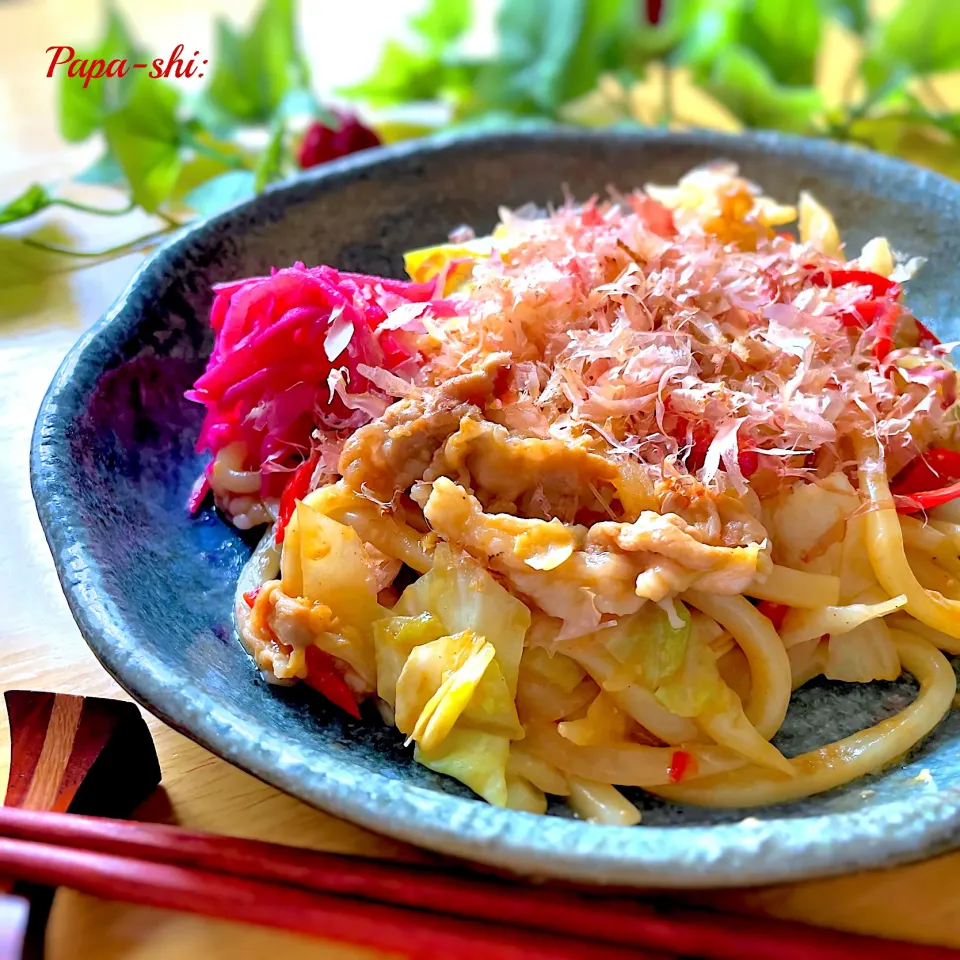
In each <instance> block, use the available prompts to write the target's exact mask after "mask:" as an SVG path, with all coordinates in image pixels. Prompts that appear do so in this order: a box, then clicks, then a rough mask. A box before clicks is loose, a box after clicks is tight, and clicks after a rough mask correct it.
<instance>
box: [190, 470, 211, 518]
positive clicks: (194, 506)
mask: <svg viewBox="0 0 960 960" xmlns="http://www.w3.org/2000/svg"><path fill="white" fill-rule="evenodd" d="M209 492H210V478H209V477H208V476H207V475H206V473H201V474H200V476H199V477H197V479H196V482H195V483H194V485H193V486H192V487H191V489H190V496H189V497H187V511H188V512H189V514H190V516H191V517H192V516H193V515H194V514H195V513H196V512H197V511H198V510H199V509H200V505H201V504H202V503H203V501H204V500H206V499H207V494H208V493H209Z"/></svg>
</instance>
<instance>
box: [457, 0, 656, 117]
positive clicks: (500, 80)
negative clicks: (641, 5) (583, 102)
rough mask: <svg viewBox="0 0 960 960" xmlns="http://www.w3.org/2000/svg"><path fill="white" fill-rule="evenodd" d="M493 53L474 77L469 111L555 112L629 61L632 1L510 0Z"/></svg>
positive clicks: (634, 14) (632, 56) (634, 23)
mask: <svg viewBox="0 0 960 960" xmlns="http://www.w3.org/2000/svg"><path fill="white" fill-rule="evenodd" d="M497 30H498V37H499V55H498V57H497V59H495V60H493V61H491V62H489V63H488V64H486V65H485V66H483V67H482V68H481V69H480V70H479V72H478V76H477V79H476V93H477V98H476V104H475V105H474V110H475V111H476V110H480V109H482V110H498V111H508V112H511V113H515V114H520V115H524V114H533V115H537V114H540V115H546V116H548V117H556V116H557V115H558V111H559V109H560V107H561V106H562V105H563V104H565V103H568V102H569V101H571V100H575V99H577V98H578V97H581V96H583V95H584V94H586V93H589V92H590V91H591V90H594V89H595V88H596V86H597V83H598V82H599V80H600V77H601V76H602V75H603V74H605V73H617V72H622V71H623V70H624V69H625V68H626V67H628V66H630V65H633V64H635V62H636V60H637V48H636V43H635V39H636V37H637V36H638V35H639V34H640V31H641V26H640V22H639V12H638V7H637V5H636V3H634V2H633V0H589V2H588V0H514V2H511V3H508V4H504V5H503V7H502V8H501V11H500V16H499V19H498V23H497Z"/></svg>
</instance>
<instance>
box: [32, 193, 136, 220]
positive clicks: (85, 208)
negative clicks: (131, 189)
mask: <svg viewBox="0 0 960 960" xmlns="http://www.w3.org/2000/svg"><path fill="white" fill-rule="evenodd" d="M54 204H56V205H57V206H60V207H69V209H71V210H79V211H80V212H81V213H94V214H97V215H98V216H101V217H122V216H123V215H124V214H127V213H130V211H131V210H133V209H134V208H135V207H136V204H135V203H134V202H133V201H132V200H131V201H130V202H129V203H128V204H127V205H126V206H125V207H118V208H117V209H116V210H104V209H103V208H102V207H92V206H90V205H89V204H86V203H79V202H77V201H76V200H66V199H64V198H63V197H54V198H53V200H52V201H51V206H52V205H54Z"/></svg>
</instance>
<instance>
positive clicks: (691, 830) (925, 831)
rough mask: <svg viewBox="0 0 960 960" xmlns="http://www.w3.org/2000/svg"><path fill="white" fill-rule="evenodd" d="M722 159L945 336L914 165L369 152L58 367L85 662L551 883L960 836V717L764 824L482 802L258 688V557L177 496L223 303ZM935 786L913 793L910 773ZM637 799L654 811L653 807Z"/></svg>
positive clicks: (147, 271) (746, 156)
mask: <svg viewBox="0 0 960 960" xmlns="http://www.w3.org/2000/svg"><path fill="white" fill-rule="evenodd" d="M718 157H723V158H727V159H730V160H733V161H735V162H737V163H739V164H740V166H741V168H742V170H743V172H744V173H745V174H746V175H747V176H749V177H750V178H752V179H754V180H756V181H757V182H759V183H761V184H762V185H763V186H764V187H765V188H766V189H767V191H768V192H769V193H771V194H772V195H774V196H776V197H779V198H782V199H793V198H795V197H796V195H797V192H798V190H800V189H804V188H806V189H811V190H813V191H814V192H815V193H816V195H817V197H818V198H819V199H820V200H822V201H824V202H825V203H826V204H827V205H828V206H829V207H830V208H831V209H832V210H833V211H834V212H835V215H836V217H837V220H838V222H839V224H840V226H841V228H842V230H843V232H844V236H845V237H846V238H847V240H848V241H849V242H850V244H851V245H852V248H853V249H858V248H859V245H860V244H861V243H862V242H863V241H865V240H866V239H867V238H869V237H871V236H874V235H876V234H885V235H886V236H888V237H889V238H890V239H891V241H892V243H893V244H894V246H895V247H896V248H897V249H899V250H903V251H909V252H910V253H913V254H920V255H922V256H925V257H927V258H928V262H927V264H926V266H925V267H924V268H923V270H922V272H921V273H920V275H919V276H918V277H917V279H916V280H915V281H912V282H911V284H910V289H909V293H908V300H909V302H910V304H911V305H912V307H913V309H914V310H915V311H916V312H917V314H918V315H919V316H920V317H921V318H922V319H923V320H924V321H925V322H927V323H929V324H932V325H933V327H934V328H936V329H938V331H939V332H940V333H941V335H942V336H944V338H945V339H956V337H957V331H956V329H954V328H953V325H954V324H955V322H956V317H957V314H958V311H960V270H958V267H957V264H958V263H960V186H958V185H956V184H954V183H951V182H949V181H947V180H945V179H943V178H941V177H938V176H935V175H934V174H931V173H928V172H924V171H921V170H919V169H917V168H915V167H911V166H908V165H907V164H903V163H899V162H896V161H893V160H889V159H885V158H883V157H880V156H877V155H874V154H871V153H866V152H862V151H855V150H852V149H848V148H843V147H839V146H836V145H831V144H828V143H822V142H816V141H810V140H799V139H788V138H781V137H775V136H766V135H758V136H743V137H725V136H719V135H710V134H706V133H700V134H682V135H672V134H661V133H649V134H626V133H623V134H613V133H603V134H585V133H575V134H574V133H544V132H535V131H531V132H527V133H515V134H510V135H499V136H472V137H462V136H461V137H451V138H447V139H438V140H434V141H430V142H425V143H421V144H410V145H403V146H399V147H394V148H389V149H385V150H378V151H372V152H369V153H365V154H362V155H361V156H358V157H354V158H349V159H347V160H344V161H340V162H337V163H334V164H330V165H328V166H326V167H324V168H323V169H322V170H319V171H317V172H313V173H310V174H308V175H306V176H304V177H302V178H300V179H298V180H297V181H295V182H293V183H290V184H285V185H283V186H280V187H278V188H276V189H273V190H270V191H268V192H267V193H266V194H264V195H263V196H261V197H259V198H257V199H256V200H253V201H251V202H249V203H245V204H242V205H241V206H238V207H235V208H234V209H232V210H228V211H226V212H225V213H222V214H220V215H219V216H217V217H214V218H213V219H211V220H206V221H204V222H203V223H199V224H197V225H196V226H193V227H191V228H189V229H187V230H186V231H185V232H183V233H182V234H180V235H179V236H178V237H176V238H175V239H174V240H173V241H172V242H170V243H169V244H168V245H167V246H166V247H164V248H163V249H162V250H161V251H160V252H159V253H157V254H156V255H155V256H154V257H153V258H152V259H151V260H150V261H149V262H148V263H146V264H145V265H144V267H143V268H142V269H141V270H140V271H139V272H138V273H137V275H136V276H135V277H134V279H133V281H132V282H131V284H130V286H129V287H128V289H127V291H126V292H125V293H124V294H123V296H122V297H121V298H120V299H119V301H118V302H117V304H116V305H115V306H114V308H113V309H112V310H111V311H110V312H109V313H108V314H107V316H106V317H105V318H104V319H103V320H102V321H101V322H100V323H98V324H97V325H96V326H95V327H94V328H93V329H92V330H90V331H89V332H88V333H87V334H86V335H85V336H84V337H83V338H82V339H81V341H80V342H79V343H78V344H77V346H76V347H75V348H74V349H73V351H72V352H71V353H70V355H69V356H68V357H67V359H66V360H65V361H64V364H63V366H62V367H61V369H60V371H59V373H58V374H57V376H56V379H55V380H54V382H53V385H52V386H51V388H50V391H49V393H48V394H47V397H46V399H45V401H44V403H43V406H42V408H41V411H40V416H39V419H38V421H37V427H36V434H35V437H34V445H33V489H34V495H35V497H36V500H37V506H38V508H39V511H40V518H41V520H42V522H43V526H44V529H45V530H46V535H47V539H48V541H49V543H50V548H51V550H52V551H53V556H54V559H55V561H56V564H57V569H58V571H59V574H60V580H61V583H62V584H63V589H64V591H65V593H66V595H67V599H68V601H69V602H70V606H71V608H72V610H73V614H74V616H75V617H76V619H77V622H78V623H79V625H80V629H81V630H82V632H83V634H84V636H85V637H86V639H87V642H88V643H89V644H90V646H91V647H92V648H93V650H94V652H95V653H96V655H97V656H98V657H99V658H100V660H101V661H102V663H103V665H104V666H105V667H106V668H107V670H109V671H110V673H111V674H113V676H114V677H116V679H117V680H118V681H119V682H120V683H121V684H123V686H124V687H125V688H126V689H127V690H129V691H130V693H131V694H132V695H133V696H134V697H136V699H137V700H139V701H140V702H141V703H142V704H144V705H145V706H146V707H147V708H149V709H150V710H152V711H153V712H154V713H155V714H157V715H158V716H159V717H161V718H163V719H164V720H165V721H166V722H168V723H170V724H171V725H172V726H174V727H176V728H177V729H178V730H181V731H182V732H184V733H185V734H187V735H188V736H190V737H193V738H194V739H195V740H197V741H198V742H200V743H202V744H203V745H204V746H206V747H208V748H209V749H210V750H212V751H214V753H217V754H219V755H220V756H221V757H224V758H225V759H227V760H229V761H230V762H231V763H235V764H237V765H238V766H241V767H243V768H244V769H246V770H249V771H250V772H251V773H254V774H256V775H257V776H258V777H261V778H262V779H263V780H265V781H267V782H268V783H271V784H274V785H275V786H277V787H279V788H281V789H283V790H286V791H288V792H289V793H292V794H294V795H295V796H297V797H300V798H302V799H303V800H305V801H307V802H308V803H312V804H315V805H316V806H318V807H322V808H323V809H325V810H328V811H330V812H332V813H334V814H337V815H339V816H342V817H346V818H348V819H350V820H353V821H355V822H357V823H359V824H362V825H363V826H365V827H369V828H372V829H374V830H378V831H381V832H382V833H386V834H390V835H392V836H395V837H398V838H401V839H403V840H408V841H411V842H413V843H417V844H421V845H423V846H425V847H430V848H432V849H435V850H440V851H444V852H446V853H450V854H454V855H457V856H461V857H466V858H470V859H473V860H477V861H483V862H485V863H488V864H493V865H496V866H499V867H504V868H509V869H513V870H516V871H520V872H523V873H531V874H538V875H542V876H553V877H564V878H569V879H575V880H583V881H594V882H605V883H614V882H615V883H623V884H644V885H652V886H675V887H681V886H718V885H725V884H745V883H762V882H769V881H777V880H785V879H792V878H798V877H808V876H814V875H822V874H828V873H836V872H840V871H844V870H850V869H854V868H857V867H868V866H876V865H881V864H892V863H897V862H903V861H906V860H911V859H916V858H918V857H922V856H926V855H929V854H931V853H935V852H937V851H941V850H944V849H947V848H948V847H950V846H951V845H953V844H954V843H956V842H957V839H958V836H960V714H955V715H953V716H951V717H949V718H948V719H946V720H945V721H944V722H943V723H942V724H941V726H940V727H939V728H938V729H937V730H936V731H935V732H934V734H933V735H932V736H930V737H929V738H927V740H926V741H924V742H923V743H922V744H920V745H919V746H918V748H917V749H916V750H915V751H914V752H913V753H912V754H911V755H910V756H908V757H906V758H905V759H904V760H903V761H902V762H901V763H898V764H896V765H895V766H893V767H891V768H890V769H888V770H886V771H884V772H882V773H880V774H878V775H876V776H873V777H870V778H868V779H866V780H862V781H858V782H856V783H853V784H851V785H849V786H847V787H844V788H842V789H838V790H835V791H833V792H831V793H828V794H824V795H821V796H817V797H812V798H810V799H808V800H803V801H800V802H796V803H791V804H789V805H785V806H780V807H772V808H767V809H762V810H750V811H739V812H730V811H712V810H704V809H698V808H680V807H676V806H672V805H669V804H665V803H662V802H660V801H657V800H654V799H651V798H647V797H643V796H642V795H640V794H638V795H637V797H635V798H634V799H637V802H638V803H639V804H640V806H641V807H642V808H643V811H644V825H643V826H640V827H634V828H622V827H602V826H595V825H592V824H587V823H582V822H580V821H577V820H574V819H571V818H570V817H569V816H568V815H565V814H564V812H563V811H562V810H561V809H559V808H558V809H556V810H554V811H552V813H554V814H555V815H553V816H548V817H535V816H533V815H531V814H526V813H516V812H512V811H506V810H499V809H496V808H494V807H490V806H487V805H486V804H484V803H482V802H480V801H478V800H476V799H475V798H474V797H473V795H472V794H471V793H470V792H469V791H468V790H467V789H466V788H465V787H462V786H460V785H459V784H458V783H456V782H455V781H453V780H449V779H446V778H444V777H441V776H438V775H435V774H433V773H431V772H430V771H428V770H426V769H424V768H423V767H419V766H416V765H414V763H413V762H412V759H411V757H410V751H407V750H404V749H403V747H402V745H401V742H400V739H401V738H400V736H399V735H398V734H397V733H396V731H394V730H391V729H387V728H385V727H384V726H383V725H382V724H381V723H380V721H379V719H378V717H377V716H376V715H375V711H372V710H371V711H369V712H368V713H367V714H366V715H365V717H364V719H363V720H362V721H356V722H355V721H352V720H351V719H350V718H347V717H344V716H343V715H342V714H340V713H338V712H337V711H335V710H334V709H332V708H328V706H327V705H325V704H324V703H323V702H321V701H320V700H319V699H318V698H316V697H315V696H313V695H312V694H311V693H310V692H309V691H308V690H306V688H304V689H292V690H291V689H277V688H276V687H270V686H267V684H265V683H263V682H262V681H261V680H260V679H259V677H258V675H257V672H256V671H255V669H254V667H253V664H252V663H251V661H250V660H249V659H248V658H247V656H246V654H245V653H244V652H243V650H242V649H241V647H240V645H239V643H238V642H237V641H236V639H235V638H234V636H233V635H232V627H231V604H232V597H233V589H234V582H235V580H236V578H237V574H238V572H239V571H240V568H241V566H242V565H243V563H244V561H245V559H246V558H247V556H248V555H249V552H250V549H251V541H250V540H249V539H248V538H246V537H243V536H241V535H240V534H239V533H237V532H236V531H235V530H233V529H231V528H230V527H228V526H227V525H226V524H225V523H224V522H223V521H222V520H221V519H220V518H219V517H218V516H217V515H216V514H215V512H214V511H213V510H207V511H206V512H204V513H202V514H201V515H200V516H199V517H197V518H193V519H191V518H190V517H188V516H187V514H186V512H185V508H184V504H185V501H186V499H187V493H188V491H189V489H190V485H191V484H192V482H193V480H194V478H195V477H196V476H197V475H198V474H199V472H200V470H201V468H202V466H203V458H201V457H199V456H197V454H196V453H195V452H194V449H193V447H194V441H195V438H196V435H197V429H198V427H199V424H200V419H201V412H202V411H201V409H200V408H199V407H197V406H195V405H193V404H190V403H188V402H187V401H186V400H184V399H183V392H184V390H185V389H186V388H187V387H188V386H189V385H190V383H191V381H192V380H193V379H194V377H195V376H196V375H197V374H198V373H199V372H200V371H201V369H202V368H203V364H204V357H205V355H206V353H207V352H208V350H209V348H210V346H211V336H210V333H209V330H208V326H207V311H208V308H209V306H210V301H211V292H210V288H211V285H212V284H214V283H217V282H218V281H223V280H231V279H234V278H237V277H245V276H249V275H252V274H262V273H264V272H266V271H267V270H269V268H270V267H271V266H272V265H281V266H285V265H288V264H290V263H292V262H293V261H294V260H299V259H302V260H304V261H306V262H307V263H308V264H316V263H330V264H333V265H334V266H337V267H341V268H344V269H350V270H362V271H364V272H369V273H387V274H394V275H400V270H401V256H400V255H401V252H402V251H403V250H406V249H409V248H411V247H417V246H422V245H426V244H430V243H435V242H438V241H442V240H443V239H444V238H445V236H446V234H447V232H448V231H449V230H450V229H451V228H453V227H456V226H458V225H460V224H463V223H469V224H472V225H474V226H475V227H477V228H478V232H481V233H482V232H484V231H485V230H487V229H489V228H491V227H492V226H493V224H494V222H495V220H496V213H497V207H498V205H500V204H507V205H509V206H519V205H521V204H523V203H526V202H528V201H531V200H533V201H536V202H538V203H546V202H548V201H559V200H560V199H561V198H562V188H563V187H564V186H566V187H567V188H569V190H570V191H571V192H572V193H573V194H574V195H575V196H577V197H581V198H585V197H587V196H589V195H590V194H592V193H594V192H598V191H599V192H602V191H603V190H604V189H605V188H606V187H607V185H609V184H617V185H619V186H621V187H624V188H629V187H632V186H635V185H639V184H642V183H644V182H646V181H650V180H652V181H654V182H660V183H668V182H671V181H674V180H676V178H677V177H678V176H679V175H680V174H682V173H683V172H684V171H686V170H687V169H689V168H690V167H692V166H695V165H696V164H699V163H703V162H705V161H709V160H713V159H715V158H718ZM915 690H916V687H915V685H914V684H913V682H912V680H911V679H909V678H905V679H903V680H901V681H898V682H896V683H874V684H867V685H863V686H859V685H857V686H854V685H850V684H838V685H833V684H831V683H829V682H826V681H821V682H815V683H813V684H810V685H808V687H806V688H804V689H803V690H801V691H800V692H798V693H797V694H796V695H795V697H794V700H793V704H792V706H791V709H790V713H789V716H788V718H787V722H786V724H785V726H784V728H783V730H782V731H781V733H780V734H779V735H778V737H777V741H776V742H777V743H778V745H779V746H781V747H782V748H783V749H784V751H785V752H786V753H787V754H793V753H797V752H801V751H803V750H807V749H811V748H813V747H815V746H818V745H820V744H822V743H824V742H827V741H830V740H834V739H836V738H838V737H842V736H846V735H847V734H849V733H851V732H853V731H855V730H858V729H860V728H863V727H866V726H868V725H871V724H873V723H876V722H877V721H878V720H879V719H880V718H882V717H885V716H888V715H890V714H892V713H894V712H896V711H898V710H899V709H901V708H902V707H903V706H904V704H905V703H906V702H908V701H909V700H910V699H911V698H912V697H913V695H914V693H915ZM923 771H927V773H923V775H922V776H919V775H920V774H921V773H922V772H923ZM638 798H639V799H638Z"/></svg>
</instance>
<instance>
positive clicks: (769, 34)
mask: <svg viewBox="0 0 960 960" xmlns="http://www.w3.org/2000/svg"><path fill="white" fill-rule="evenodd" d="M822 35H823V18H822V16H821V12H820V0H789V2H784V0H751V2H749V3H748V4H747V5H746V7H745V8H744V11H743V16H742V19H741V21H740V42H741V43H742V44H743V45H744V46H746V47H749V48H750V49H751V50H753V52H754V53H755V54H756V55H757V56H758V57H759V58H760V59H761V60H762V61H763V62H764V63H765V64H766V66H767V68H768V69H769V71H770V73H771V74H772V76H773V78H774V80H776V81H777V82H778V83H785V84H788V85H790V86H809V85H810V84H812V83H813V80H814V69H815V66H816V59H817V51H818V50H819V48H820V42H821V39H822Z"/></svg>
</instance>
